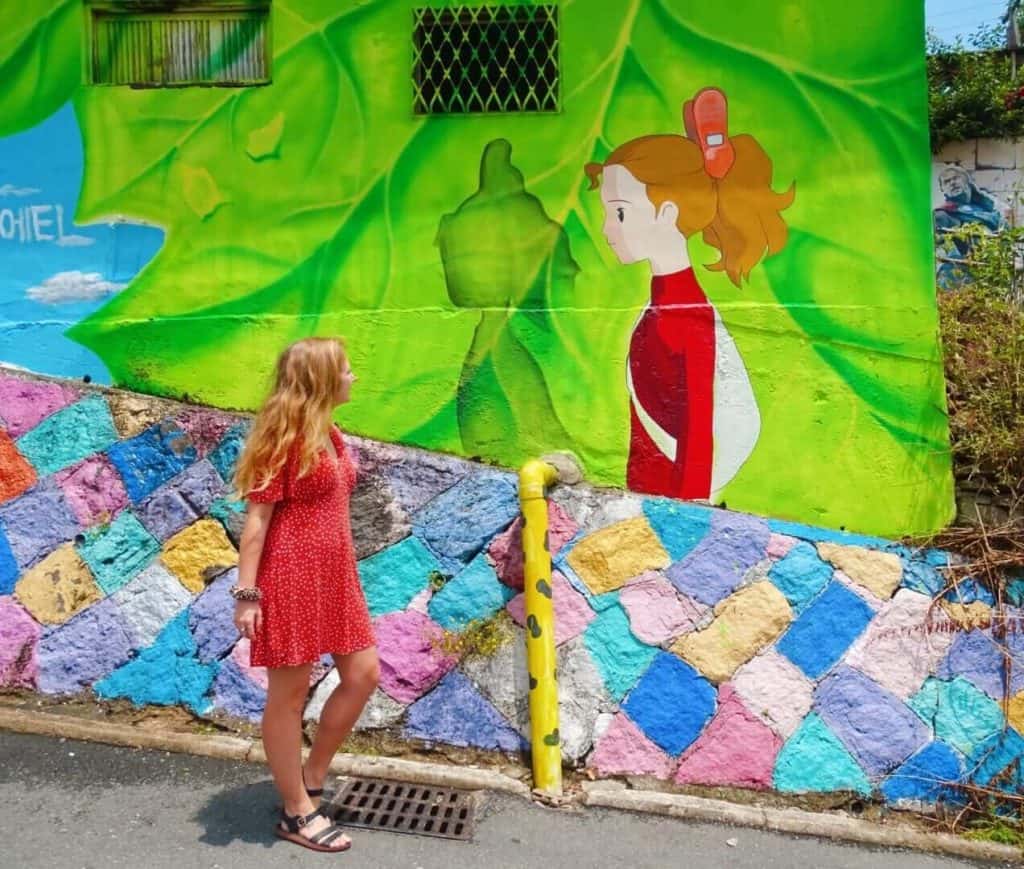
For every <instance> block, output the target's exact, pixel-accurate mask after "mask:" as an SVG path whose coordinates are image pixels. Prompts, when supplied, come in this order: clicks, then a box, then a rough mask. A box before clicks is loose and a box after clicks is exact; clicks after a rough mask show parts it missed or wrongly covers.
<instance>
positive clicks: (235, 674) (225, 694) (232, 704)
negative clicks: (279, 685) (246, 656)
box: [213, 659, 267, 721]
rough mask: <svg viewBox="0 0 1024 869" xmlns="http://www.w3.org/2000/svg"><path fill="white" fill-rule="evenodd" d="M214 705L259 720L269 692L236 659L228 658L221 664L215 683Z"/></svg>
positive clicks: (231, 713)
mask: <svg viewBox="0 0 1024 869" xmlns="http://www.w3.org/2000/svg"><path fill="white" fill-rule="evenodd" d="M213 690H214V701H213V705H214V706H215V707H217V708H218V709H222V710H224V711H225V712H227V713H228V714H230V715H236V716H237V717H239V718H247V719H249V720H250V721H259V719H260V717H261V716H262V715H263V706H264V704H265V703H266V702H267V692H266V691H265V690H264V689H263V688H262V687H261V686H260V685H258V684H256V683H255V682H253V681H252V679H250V678H249V677H248V676H246V674H245V673H244V672H243V671H242V668H241V667H239V666H238V665H237V664H236V663H235V662H234V661H232V660H230V659H229V660H227V661H224V662H223V663H222V664H221V665H220V669H219V670H218V671H217V678H216V679H215V680H214V683H213Z"/></svg>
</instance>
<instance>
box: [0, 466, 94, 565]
mask: <svg viewBox="0 0 1024 869" xmlns="http://www.w3.org/2000/svg"><path fill="white" fill-rule="evenodd" d="M0 522H2V523H3V526H4V530H5V531H6V532H7V542H8V543H9V544H10V546H11V552H13V553H14V557H15V559H16V560H17V562H18V566H19V567H20V568H21V569H22V570H25V569H26V568H28V567H31V566H32V565H33V564H35V563H36V562H37V561H39V560H40V559H41V558H42V557H43V556H45V555H49V553H50V552H52V551H53V550H54V549H56V548H57V547H58V546H60V544H61V543H66V542H67V541H68V540H71V538H73V537H74V536H75V535H76V534H78V532H79V530H80V526H79V524H78V520H77V519H75V516H74V514H73V513H72V512H71V508H70V507H69V506H68V503H67V500H66V499H65V497H64V493H63V492H62V491H61V490H60V489H59V488H58V487H57V485H56V484H55V483H54V482H53V481H52V480H48V481H45V482H43V483H40V484H39V485H38V486H36V487H35V488H33V489H29V491H27V492H26V493H25V494H24V495H22V496H21V497H20V498H15V499H14V500H13V501H8V502H7V503H6V504H4V505H3V506H0Z"/></svg>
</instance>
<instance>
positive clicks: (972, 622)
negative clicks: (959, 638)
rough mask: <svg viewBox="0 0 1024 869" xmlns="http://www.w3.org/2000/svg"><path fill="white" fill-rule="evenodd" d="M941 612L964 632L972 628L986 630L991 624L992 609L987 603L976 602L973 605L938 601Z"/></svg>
mask: <svg viewBox="0 0 1024 869" xmlns="http://www.w3.org/2000/svg"><path fill="white" fill-rule="evenodd" d="M939 606H940V607H942V610H943V612H945V614H946V615H947V616H949V618H950V620H951V621H953V622H955V623H956V625H957V626H959V627H961V628H963V629H964V630H965V631H970V630H973V629H974V628H987V627H988V626H989V625H991V624H992V607H990V606H989V605H988V604H987V603H983V602H982V601H980V600H976V601H974V602H973V603H969V604H962V603H951V602H950V601H948V600H942V601H939Z"/></svg>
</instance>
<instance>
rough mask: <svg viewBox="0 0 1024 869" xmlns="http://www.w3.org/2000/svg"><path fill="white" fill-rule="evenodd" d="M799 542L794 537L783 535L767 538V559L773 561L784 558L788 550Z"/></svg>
mask: <svg viewBox="0 0 1024 869" xmlns="http://www.w3.org/2000/svg"><path fill="white" fill-rule="evenodd" d="M799 542H800V541H799V540H797V539H796V538H795V537H787V536H786V535H785V534H773V535H772V536H771V537H769V538H768V557H769V558H775V559H779V558H785V557H786V556H787V555H788V554H789V550H790V549H792V548H793V547H794V546H796V545H797V543H799Z"/></svg>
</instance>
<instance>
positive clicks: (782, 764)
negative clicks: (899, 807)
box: [773, 712, 871, 796]
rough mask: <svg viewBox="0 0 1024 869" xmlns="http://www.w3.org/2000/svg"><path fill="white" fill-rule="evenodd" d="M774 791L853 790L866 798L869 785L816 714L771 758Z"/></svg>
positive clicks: (823, 791)
mask: <svg viewBox="0 0 1024 869" xmlns="http://www.w3.org/2000/svg"><path fill="white" fill-rule="evenodd" d="M773 778H774V783H775V789H776V790H779V791H782V792H783V793H791V794H803V793H831V792H833V791H853V792H854V793H858V794H862V795H864V796H868V795H869V794H870V793H871V782H869V781H868V777H867V776H866V775H865V774H864V770H862V769H861V768H860V766H859V765H858V763H857V761H856V759H855V758H854V757H853V755H851V754H850V753H849V752H848V751H847V750H846V747H845V746H844V745H843V743H842V742H840V741H839V737H837V736H836V735H835V734H834V733H833V732H832V731H831V730H829V729H828V725H826V724H825V722H824V721H822V720H821V719H820V718H819V717H818V716H817V715H815V714H814V713H813V712H812V713H811V714H810V715H808V716H807V717H806V718H805V719H804V720H803V722H802V723H801V725H800V726H799V727H798V728H797V730H796V732H795V733H794V734H793V735H792V736H791V737H790V738H789V739H788V740H787V742H786V744H785V745H784V746H782V751H780V752H779V756H778V757H777V758H776V759H775V773H774V777H773Z"/></svg>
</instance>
